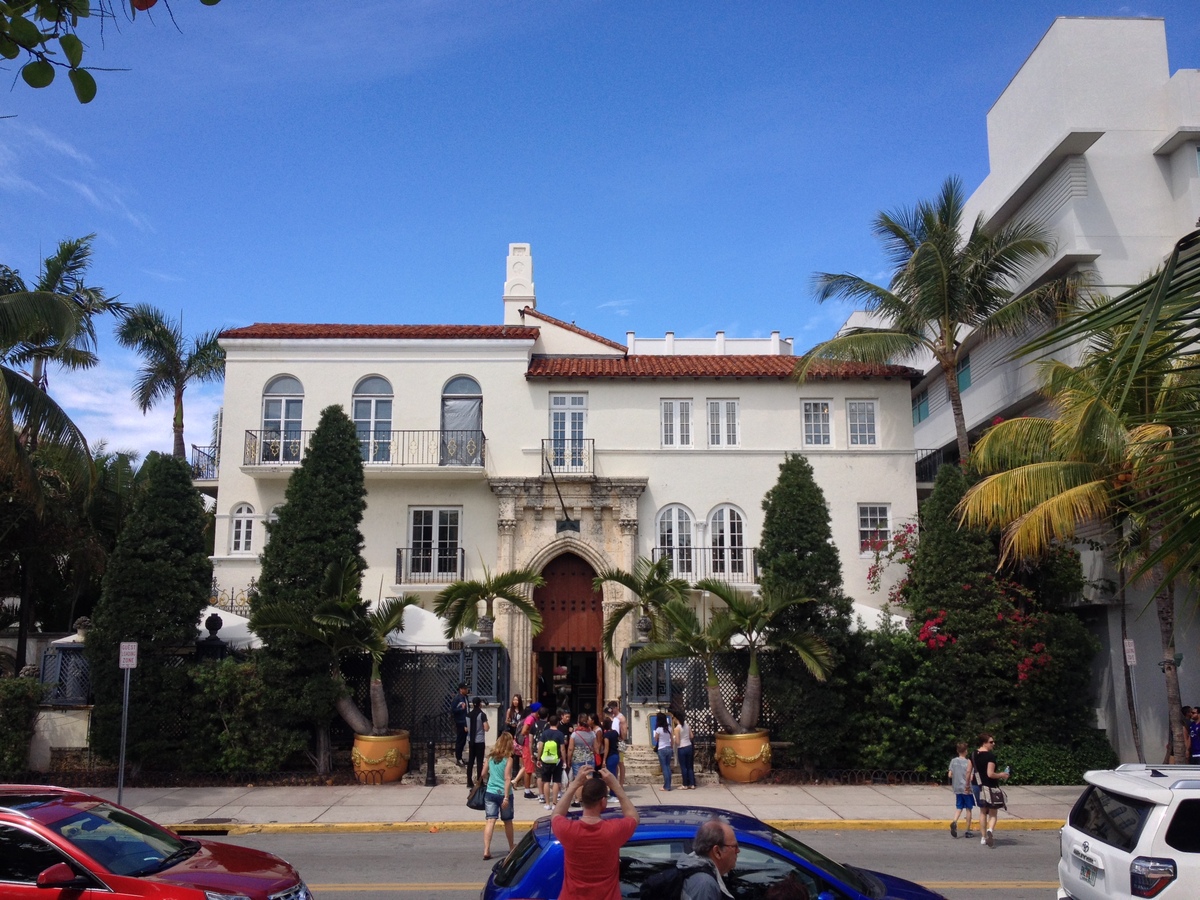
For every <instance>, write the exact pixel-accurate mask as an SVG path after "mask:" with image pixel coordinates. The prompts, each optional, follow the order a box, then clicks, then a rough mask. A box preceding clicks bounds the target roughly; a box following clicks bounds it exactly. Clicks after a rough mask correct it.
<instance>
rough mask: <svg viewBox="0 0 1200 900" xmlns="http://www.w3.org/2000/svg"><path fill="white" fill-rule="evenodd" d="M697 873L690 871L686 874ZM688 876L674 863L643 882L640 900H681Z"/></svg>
mask: <svg viewBox="0 0 1200 900" xmlns="http://www.w3.org/2000/svg"><path fill="white" fill-rule="evenodd" d="M694 872H695V870H694V869H692V870H689V871H688V872H687V873H686V874H687V875H690V874H693V873H694ZM685 878H686V875H685V873H684V871H683V870H682V869H680V868H679V867H678V866H677V865H675V863H674V862H672V863H670V864H669V865H668V866H667V867H666V868H663V869H659V870H658V871H657V872H655V873H654V874H653V875H651V876H650V877H649V878H647V879H646V880H645V881H643V882H642V887H641V889H640V890H639V891H638V897H639V898H640V900H679V898H680V897H682V896H683V882H684V879H685Z"/></svg>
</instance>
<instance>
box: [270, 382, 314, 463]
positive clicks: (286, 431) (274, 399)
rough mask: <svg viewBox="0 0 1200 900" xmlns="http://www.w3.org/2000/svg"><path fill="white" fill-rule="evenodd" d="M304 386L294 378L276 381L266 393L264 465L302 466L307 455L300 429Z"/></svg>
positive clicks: (271, 383)
mask: <svg viewBox="0 0 1200 900" xmlns="http://www.w3.org/2000/svg"><path fill="white" fill-rule="evenodd" d="M303 415H304V386H303V385H301V384H300V382H299V381H298V380H297V379H295V378H293V377H292V376H291V375H280V376H279V377H278V378H273V379H271V381H270V382H269V383H268V384H267V386H266V388H265V389H264V390H263V417H262V439H261V441H260V442H259V443H260V448H261V449H260V451H259V461H260V462H299V461H300V456H301V454H302V453H303V451H304V436H303V434H301V430H300V426H301V423H302V421H303Z"/></svg>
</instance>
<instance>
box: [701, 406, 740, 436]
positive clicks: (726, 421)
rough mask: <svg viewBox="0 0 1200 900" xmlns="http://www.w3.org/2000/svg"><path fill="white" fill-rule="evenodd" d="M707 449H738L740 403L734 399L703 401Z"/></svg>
mask: <svg viewBox="0 0 1200 900" xmlns="http://www.w3.org/2000/svg"><path fill="white" fill-rule="evenodd" d="M704 409H705V417H704V418H705V423H706V425H707V428H708V446H709V447H740V446H741V444H742V416H741V401H740V400H738V398H736V397H709V398H708V399H707V400H705V401H704Z"/></svg>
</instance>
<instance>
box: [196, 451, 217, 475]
mask: <svg viewBox="0 0 1200 900" xmlns="http://www.w3.org/2000/svg"><path fill="white" fill-rule="evenodd" d="M192 479H193V480H194V481H216V480H217V448H216V446H215V445H213V446H208V447H197V446H196V445H195V444H192Z"/></svg>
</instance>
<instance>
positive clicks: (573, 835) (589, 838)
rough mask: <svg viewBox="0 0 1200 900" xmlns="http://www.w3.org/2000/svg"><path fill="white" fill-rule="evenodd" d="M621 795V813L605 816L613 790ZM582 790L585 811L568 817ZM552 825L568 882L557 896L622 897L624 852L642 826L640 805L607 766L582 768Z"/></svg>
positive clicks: (576, 899)
mask: <svg viewBox="0 0 1200 900" xmlns="http://www.w3.org/2000/svg"><path fill="white" fill-rule="evenodd" d="M610 791H611V792H612V793H613V794H615V795H616V797H617V801H618V802H619V803H620V804H621V816H620V818H615V819H602V818H601V817H600V816H601V813H603V812H604V810H605V809H606V808H607V807H608V794H609V792H610ZM576 794H578V795H579V797H580V800H581V801H582V803H583V814H582V815H581V816H580V817H579V818H578V819H572V818H568V816H567V812H568V811H569V810H570V808H571V801H572V800H574V799H575V795H576ZM551 816H552V818H551V820H550V830H551V831H552V832H554V836H555V837H556V838H558V841H559V843H561V844H562V847H563V883H562V891H561V892H560V893H559V895H558V900H621V881H620V863H621V860H620V852H621V848H622V847H623V846H624V845H625V842H626V841H628V840H629V839H630V838H631V837H632V836H633V832H634V830H635V829H636V828H637V826H638V821H639V819H638V811H637V807H635V806H634V805H633V801H631V800H630V799H629V797H628V796H626V794H625V789H624V788H622V787H621V784H620V782H619V781H617V779H616V778H615V777H614V776H613V774H612V773H611V772H609V771H608V770H606V769H601V770H600V771H599V772H597V771H595V770H594V769H593V768H592V767H591V766H584V767H583V768H582V769H580V770H579V774H578V775H577V776H575V779H574V780H573V781H572V782H571V783H570V784H569V785H567V789H566V790H565V791H563V793H562V796H561V797H559V798H558V803H557V805H556V806H555V807H554V812H553V813H551Z"/></svg>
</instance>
